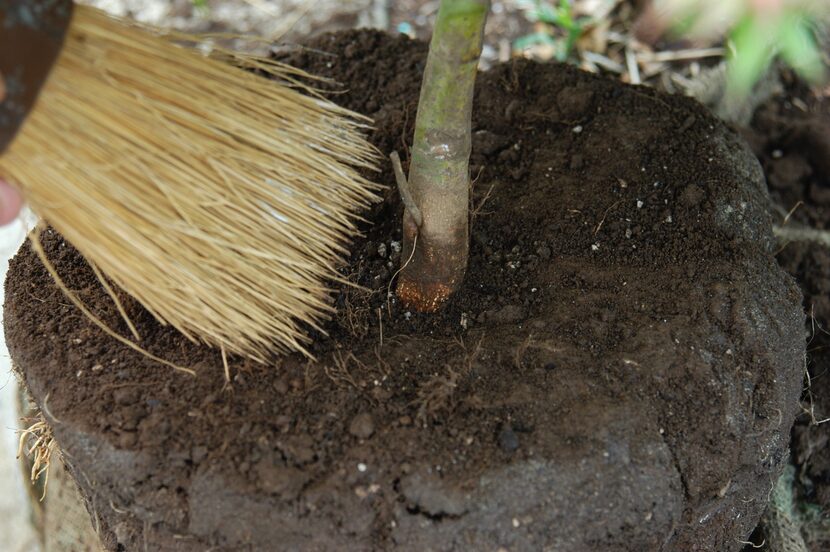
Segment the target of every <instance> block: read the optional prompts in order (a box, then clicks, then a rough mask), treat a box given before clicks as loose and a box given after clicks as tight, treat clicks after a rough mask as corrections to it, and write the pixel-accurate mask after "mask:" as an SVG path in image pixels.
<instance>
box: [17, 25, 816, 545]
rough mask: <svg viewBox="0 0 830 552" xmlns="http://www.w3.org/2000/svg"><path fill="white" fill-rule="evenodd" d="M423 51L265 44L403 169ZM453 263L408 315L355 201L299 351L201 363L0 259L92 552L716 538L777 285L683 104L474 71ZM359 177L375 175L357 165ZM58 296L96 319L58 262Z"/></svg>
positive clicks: (759, 398)
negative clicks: (309, 351)
mask: <svg viewBox="0 0 830 552" xmlns="http://www.w3.org/2000/svg"><path fill="white" fill-rule="evenodd" d="M425 52H426V47H425V45H424V44H422V43H420V42H413V41H409V40H406V39H404V38H400V37H398V38H392V37H389V36H387V35H383V34H380V33H373V32H365V31H364V32H348V33H341V34H334V35H324V36H322V37H320V38H319V39H317V40H316V41H315V42H314V43H312V44H311V45H310V48H309V49H307V50H304V51H301V52H299V53H296V54H293V55H291V56H289V57H288V58H287V59H286V60H287V61H289V62H291V63H293V64H295V65H297V66H299V67H302V68H304V69H306V70H309V71H311V72H313V73H318V74H320V75H322V76H326V77H330V78H332V79H334V80H336V81H338V82H340V83H342V86H343V87H342V88H341V89H340V93H339V94H337V95H335V96H333V97H334V99H335V100H336V101H337V102H338V103H340V104H341V105H344V106H346V107H349V108H352V109H354V110H356V111H358V112H361V113H364V114H366V115H369V116H371V117H373V118H374V119H375V127H374V129H373V130H372V132H371V140H372V141H373V143H374V144H375V145H376V146H377V147H378V148H379V149H380V150H381V151H382V152H384V153H388V152H390V151H392V150H393V149H395V150H398V151H399V152H400V153H401V154H402V158H403V159H404V165H405V169H406V165H407V164H408V154H407V152H408V145H409V140H410V139H411V135H412V126H413V123H414V119H415V108H416V103H417V97H418V88H419V83H420V74H421V72H422V70H423V64H424V58H425ZM473 129H474V141H473V150H474V151H473V156H472V160H471V162H472V172H473V175H474V176H475V184H474V187H473V192H472V196H473V205H474V213H473V239H472V246H471V255H470V267H469V272H468V276H467V279H466V281H465V283H464V286H463V288H462V289H461V291H460V292H459V293H458V295H457V296H456V297H455V298H454V299H453V300H452V301H451V303H450V304H449V305H448V307H447V309H446V310H445V311H444V312H443V313H441V314H440V315H437V316H423V315H418V314H414V313H409V312H406V311H405V310H404V309H402V308H400V306H399V305H398V304H397V303H396V302H395V299H394V297H390V296H388V295H387V290H388V289H389V286H390V278H391V276H392V275H393V273H394V271H395V270H396V269H397V267H398V266H399V264H400V262H401V259H400V249H399V247H398V245H399V243H398V242H399V240H400V231H399V225H400V215H401V207H400V204H399V201H398V199H397V195H396V193H395V192H394V190H393V189H392V188H391V187H390V189H389V190H388V192H387V193H386V196H385V198H384V200H383V202H382V203H380V204H378V205H377V206H376V208H375V209H373V210H372V212H371V213H368V214H367V220H369V221H371V222H372V224H367V226H366V235H365V236H364V237H363V238H361V239H360V240H358V241H357V242H356V243H355V244H354V247H353V253H352V256H351V259H350V261H349V263H348V265H347V266H346V267H345V268H344V275H345V276H346V277H347V278H348V279H350V280H351V281H352V282H354V283H357V284H360V285H361V286H364V287H365V288H366V290H361V289H359V288H354V287H339V288H338V289H337V290H336V293H335V294H334V300H335V301H336V306H337V308H338V310H337V315H336V317H335V318H334V319H333V320H332V321H331V322H330V324H328V326H327V331H328V336H316V341H315V345H314V348H313V353H314V354H315V356H316V358H317V360H316V361H309V360H307V359H304V358H302V357H299V356H287V357H281V358H274V359H272V361H271V362H270V363H269V364H268V365H264V366H263V365H258V364H255V363H253V362H250V361H245V360H241V359H231V363H230V367H231V374H232V376H233V377H232V382H231V383H230V384H226V383H225V382H224V380H223V369H222V359H221V355H220V354H219V353H218V352H216V351H212V350H209V349H207V348H204V347H199V346H197V345H194V344H192V343H190V342H188V341H187V340H186V339H185V338H183V337H182V336H181V335H179V334H177V333H176V332H174V331H172V330H170V329H169V328H164V327H161V326H160V325H158V324H157V323H156V322H155V321H154V320H153V319H152V317H151V316H149V314H148V313H146V312H145V311H143V310H142V309H141V308H140V306H138V305H137V304H135V302H134V301H132V300H130V299H129V298H127V297H122V301H123V302H124V303H125V307H126V309H127V311H128V313H129V315H130V317H131V318H132V320H133V321H134V322H135V324H136V326H137V327H138V328H139V331H140V333H141V335H142V342H141V343H142V345H143V346H144V347H146V348H147V349H148V350H150V351H151V352H152V353H154V354H157V355H160V356H162V357H164V358H166V359H169V360H171V361H173V362H176V363H179V364H183V365H186V366H188V367H191V368H193V369H195V370H196V371H197V376H195V377H190V376H187V375H185V374H181V373H177V372H173V371H171V370H170V369H168V368H166V367H164V366H160V365H158V364H156V363H153V362H152V361H150V360H149V359H146V358H144V357H142V356H140V355H137V354H136V353H134V352H132V351H130V350H128V349H126V348H124V347H122V346H120V345H118V344H117V343H114V342H113V341H112V340H111V339H110V338H108V337H106V336H105V335H104V334H102V333H101V332H100V331H99V330H97V329H96V328H95V327H94V326H93V325H92V324H91V323H90V322H89V321H88V320H87V319H85V318H84V316H83V315H82V314H80V313H79V312H78V311H77V310H76V309H75V308H73V307H72V306H70V305H69V304H68V302H67V301H66V299H65V298H64V297H63V296H62V295H61V293H60V291H59V290H58V289H57V288H56V286H55V285H54V284H53V283H52V282H51V281H50V279H49V276H48V274H47V273H46V271H45V269H44V268H43V266H42V265H41V263H40V262H39V261H38V260H37V258H36V257H35V255H34V254H33V253H32V252H31V251H30V249H29V248H25V247H24V249H22V250H21V252H20V253H19V254H18V256H17V257H16V258H15V259H14V260H13V262H12V264H11V266H10V270H9V277H8V281H7V284H6V290H7V295H6V303H5V313H6V315H5V326H6V334H7V341H8V343H9V347H10V350H11V353H12V357H13V359H14V361H15V363H16V364H17V366H18V367H19V369H20V370H21V372H22V373H23V375H24V377H25V379H26V382H27V384H28V386H29V388H30V390H31V392H32V394H33V396H34V397H35V399H36V400H37V401H38V403H39V404H40V405H41V406H42V407H43V409H44V412H45V413H46V414H47V415H48V416H49V419H50V421H51V422H52V424H53V425H54V431H55V435H56V438H57V440H58V441H59V443H60V445H61V447H62V448H63V450H64V451H65V454H66V456H67V458H68V464H69V465H70V466H71V469H72V470H73V473H74V474H75V477H76V479H77V481H78V483H79V485H80V487H81V489H82V490H83V492H84V493H85V494H86V496H87V499H88V502H89V504H88V506H89V509H90V511H91V512H92V513H93V515H94V516H95V519H96V521H97V522H98V523H99V524H100V526H101V528H102V533H103V535H104V538H105V544H106V547H107V549H108V550H130V551H131V550H143V549H145V547H146V548H147V549H151V550H194V551H195V550H205V549H207V548H211V547H212V549H215V550H274V549H275V547H276V548H278V549H281V550H334V549H348V550H392V549H395V550H436V551H439V550H496V549H500V548H504V549H507V550H512V551H523V550H544V549H557V550H569V551H573V552H581V551H593V550H607V551H632V552H633V551H637V552H642V551H651V550H655V551H656V550H671V551H696V550H700V551H717V552H728V551H731V550H737V549H739V548H740V547H741V545H740V544H739V541H740V540H744V539H746V538H747V537H748V536H749V534H750V533H751V531H752V530H753V528H754V527H755V525H756V523H757V521H758V518H759V517H760V515H761V512H762V511H763V509H764V507H765V503H766V500H767V496H768V492H769V489H770V485H771V482H772V481H774V480H775V478H776V477H777V476H778V474H779V473H780V468H781V466H782V465H783V463H785V462H786V460H787V444H788V432H789V428H790V427H791V424H792V421H793V418H794V416H795V414H796V410H797V409H798V402H797V400H798V397H799V394H800V392H801V378H802V368H803V365H802V362H803V355H804V340H803V311H802V309H801V294H800V293H799V291H798V289H797V288H796V286H795V284H794V283H793V281H792V279H791V278H790V277H789V276H788V275H786V274H785V273H784V272H783V271H782V270H781V269H780V268H779V267H778V265H777V264H776V263H775V260H774V258H773V251H774V245H773V239H772V235H771V232H770V216H769V215H768V214H767V208H768V199H767V196H766V192H765V187H764V182H763V174H762V172H761V169H760V167H759V166H758V164H757V162H756V161H755V159H754V157H753V156H752V154H751V152H750V151H749V150H748V148H747V147H746V146H745V145H744V143H743V142H741V141H740V139H739V138H738V137H737V136H736V135H735V134H734V133H732V132H731V131H729V130H727V129H726V128H725V127H724V126H723V125H721V124H720V123H718V122H717V121H716V120H715V119H713V118H712V117H711V116H710V115H709V114H708V113H707V112H706V111H705V109H704V108H702V107H700V106H698V105H697V104H695V103H693V102H691V101H689V100H686V99H683V98H676V97H668V96H664V95H660V94H658V93H656V92H654V91H651V90H648V89H644V88H639V87H629V86H624V85H621V84H619V83H615V82H613V81H610V80H606V79H602V78H597V77H594V76H591V75H588V74H584V73H581V72H578V71H576V70H574V69H572V68H570V67H566V66H556V65H551V66H537V65H533V64H531V63H527V62H515V63H510V64H507V65H502V66H497V67H495V68H493V69H492V70H491V71H490V72H488V73H486V74H482V75H481V77H480V78H479V81H478V85H477V92H476V112H475V116H474V122H473ZM379 179H380V180H381V181H382V182H384V183H387V184H392V182H393V177H392V171H391V167H390V166H389V164H388V163H386V162H384V164H383V170H382V172H381V174H380V175H379ZM44 242H45V244H44V245H45V247H46V250H47V252H48V255H49V257H50V259H51V260H52V261H53V263H55V266H56V267H57V269H58V272H59V273H60V274H61V276H62V277H63V278H64V281H65V282H66V284H67V285H68V286H69V287H70V288H71V289H73V290H75V291H76V292H77V293H78V295H79V297H80V298H81V299H82V300H83V301H84V302H85V303H86V304H87V305H89V306H90V308H91V309H92V310H93V311H94V312H95V313H96V314H98V315H99V316H100V317H101V318H102V319H103V320H104V321H105V322H106V323H108V324H109V325H110V326H111V327H113V328H115V329H116V330H118V331H120V332H122V333H123V334H126V332H127V328H126V327H125V324H124V323H123V322H122V321H120V320H119V317H118V314H117V311H116V309H115V308H114V306H113V305H112V302H111V300H110V299H109V298H108V297H107V296H106V294H105V292H104V291H103V290H102V289H101V286H100V285H99V284H98V283H97V281H96V280H95V278H94V275H93V273H92V271H91V270H89V268H88V267H87V265H86V264H85V263H84V262H83V260H82V259H81V258H80V257H79V255H78V254H77V252H76V251H75V250H74V249H73V248H72V247H71V245H70V244H67V243H66V242H65V241H64V240H63V239H62V238H61V237H60V236H58V235H57V234H55V233H52V232H47V233H46V235H45V236H44Z"/></svg>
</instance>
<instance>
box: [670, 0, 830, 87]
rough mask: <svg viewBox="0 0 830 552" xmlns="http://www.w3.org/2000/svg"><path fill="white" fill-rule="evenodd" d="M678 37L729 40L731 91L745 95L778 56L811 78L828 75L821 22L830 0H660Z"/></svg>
mask: <svg viewBox="0 0 830 552" xmlns="http://www.w3.org/2000/svg"><path fill="white" fill-rule="evenodd" d="M654 5H655V9H656V13H658V14H659V17H661V18H663V19H665V20H666V21H667V22H668V23H669V25H670V26H671V28H672V29H673V31H674V33H675V34H676V35H677V36H684V37H689V38H692V39H701V38H702V39H710V40H711V39H713V38H717V37H718V36H725V37H726V38H727V47H728V50H729V54H728V61H729V65H728V69H727V91H728V93H729V94H730V95H732V96H734V97H742V96H746V95H747V94H748V93H749V92H750V91H751V90H752V87H753V86H754V85H755V83H756V82H758V79H760V78H761V77H762V76H763V74H764V73H765V72H766V70H767V68H768V67H769V65H770V63H772V60H773V59H775V57H776V56H778V57H780V58H781V59H782V60H783V61H784V62H785V63H787V64H788V65H789V66H790V67H792V68H793V69H794V70H795V71H796V72H797V73H798V74H799V75H800V76H801V77H802V78H804V79H805V80H807V81H808V82H813V83H815V82H819V81H820V80H821V79H822V78H824V76H825V66H824V60H823V59H822V52H821V50H820V47H819V44H818V41H817V40H816V32H815V31H816V28H817V27H816V26H817V25H818V24H819V21H821V20H822V17H824V18H825V19H826V18H827V15H828V13H830V2H828V1H827V0H655V3H654Z"/></svg>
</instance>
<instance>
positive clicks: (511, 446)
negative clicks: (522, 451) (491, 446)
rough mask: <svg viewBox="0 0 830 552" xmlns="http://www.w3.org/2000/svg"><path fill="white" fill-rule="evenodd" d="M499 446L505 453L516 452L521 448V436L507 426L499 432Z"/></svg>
mask: <svg viewBox="0 0 830 552" xmlns="http://www.w3.org/2000/svg"><path fill="white" fill-rule="evenodd" d="M499 446H500V447H501V448H502V450H503V451H505V452H516V450H518V448H519V436H518V435H516V432H515V431H513V428H512V427H510V426H505V427H504V428H503V429H502V430H501V431H500V432H499Z"/></svg>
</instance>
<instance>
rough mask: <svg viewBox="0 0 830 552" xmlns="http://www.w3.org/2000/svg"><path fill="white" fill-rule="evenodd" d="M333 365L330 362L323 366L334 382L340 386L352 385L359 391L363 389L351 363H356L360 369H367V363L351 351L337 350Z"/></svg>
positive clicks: (333, 356)
mask: <svg viewBox="0 0 830 552" xmlns="http://www.w3.org/2000/svg"><path fill="white" fill-rule="evenodd" d="M332 363H333V366H329V365H328V364H327V365H326V366H324V367H323V371H324V372H325V374H326V376H328V378H329V379H330V380H331V381H332V382H334V384H335V385H336V386H338V387H346V386H352V387H354V388H355V389H357V390H358V391H360V390H361V387H360V384H358V382H357V380H355V379H354V376H352V373H351V370H350V368H349V367H350V365H351V364H354V365H355V367H357V369H358V370H363V371H365V370H366V365H365V364H364V363H362V362H361V361H360V360H359V359H358V358H357V357H356V356H355V355H354V353H352V352H351V351H349V352H348V353H346V354H343V352H342V351H337V352H335V353H334V355H332Z"/></svg>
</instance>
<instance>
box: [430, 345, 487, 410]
mask: <svg viewBox="0 0 830 552" xmlns="http://www.w3.org/2000/svg"><path fill="white" fill-rule="evenodd" d="M483 342H484V336H482V337H481V338H480V339H479V340H478V342H477V343H476V345H475V347H473V349H472V350H468V349H467V347H466V345H465V344H464V340H463V339H461V338H459V339H457V340H456V343H458V345H459V346H460V347H461V348H462V349H463V350H464V351H465V355H464V360H463V362H462V363H461V367H460V369H455V368H453V367H452V366H450V365H449V364H446V365H444V373H436V374H433V375H432V377H430V378H429V379H428V380H427V381H426V383H424V385H422V386H421V387H420V388H419V389H418V396H417V398H416V399H415V401H414V402H415V404H418V405H419V406H418V413H417V415H416V420H417V421H418V423H419V424H421V425H427V424H428V423H430V422H432V421H434V420H435V419H436V418H438V417H439V415H447V414H449V413H450V412H452V410H453V408H454V407H455V404H456V400H455V391H456V389H457V388H458V384H459V382H460V381H461V378H463V377H464V376H466V375H467V374H469V373H470V372H471V371H472V369H473V366H474V365H475V362H476V359H477V358H478V356H479V355H480V354H481V344H482V343H483Z"/></svg>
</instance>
